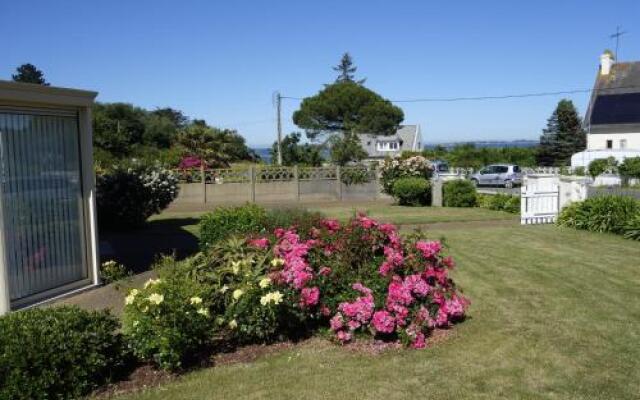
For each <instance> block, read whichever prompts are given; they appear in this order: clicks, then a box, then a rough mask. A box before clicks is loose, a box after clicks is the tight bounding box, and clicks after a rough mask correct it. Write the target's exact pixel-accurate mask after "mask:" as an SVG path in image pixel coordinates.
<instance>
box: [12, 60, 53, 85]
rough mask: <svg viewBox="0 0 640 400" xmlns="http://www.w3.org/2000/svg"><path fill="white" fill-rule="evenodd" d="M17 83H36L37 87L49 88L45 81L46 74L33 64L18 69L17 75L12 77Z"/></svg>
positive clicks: (23, 65)
mask: <svg viewBox="0 0 640 400" xmlns="http://www.w3.org/2000/svg"><path fill="white" fill-rule="evenodd" d="M11 79H13V80H14V81H15V82H23V83H34V84H36V85H43V86H49V83H48V82H47V81H46V80H45V79H44V73H43V72H42V71H40V70H39V69H38V68H36V66H35V65H33V64H29V63H27V64H22V65H21V66H19V67H18V68H16V73H15V74H13V75H11Z"/></svg>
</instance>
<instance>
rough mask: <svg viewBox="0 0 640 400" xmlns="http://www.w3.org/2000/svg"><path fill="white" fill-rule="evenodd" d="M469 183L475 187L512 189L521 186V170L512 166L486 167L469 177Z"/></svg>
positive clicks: (516, 166) (495, 165) (496, 165)
mask: <svg viewBox="0 0 640 400" xmlns="http://www.w3.org/2000/svg"><path fill="white" fill-rule="evenodd" d="M471 182H473V184H474V185H476V186H481V185H492V186H493V185H495V186H504V187H506V188H512V187H514V186H516V185H521V184H522V170H521V169H520V167H519V166H518V165H513V164H494V165H487V166H486V167H484V168H482V169H481V170H480V171H478V172H477V173H475V174H473V175H471Z"/></svg>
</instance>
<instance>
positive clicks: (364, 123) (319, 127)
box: [293, 81, 404, 139]
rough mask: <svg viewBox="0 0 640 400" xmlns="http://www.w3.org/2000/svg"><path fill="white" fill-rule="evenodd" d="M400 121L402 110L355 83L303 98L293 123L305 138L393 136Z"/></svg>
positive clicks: (336, 84)
mask: <svg viewBox="0 0 640 400" xmlns="http://www.w3.org/2000/svg"><path fill="white" fill-rule="evenodd" d="M403 119H404V113H403V112H402V110H401V109H400V108H398V107H396V106H394V105H393V104H391V102H390V101H389V100H385V99H383V98H382V97H381V96H380V95H378V94H377V93H375V92H373V91H372V90H369V89H367V88H366V87H364V86H362V85H359V84H358V83H356V82H348V81H347V82H339V83H333V84H330V85H326V86H325V87H324V89H322V90H321V91H320V92H318V94H316V95H315V96H312V97H307V98H305V99H304V100H303V101H302V103H301V104H300V109H298V110H297V111H295V112H294V113H293V122H294V123H295V124H296V125H297V126H299V127H301V128H303V129H304V130H305V131H306V134H307V137H308V138H310V139H315V138H317V137H319V136H320V135H324V134H334V133H346V132H349V133H376V134H389V135H390V134H393V133H395V132H396V130H397V128H398V126H399V125H400V123H401V122H402V120H403Z"/></svg>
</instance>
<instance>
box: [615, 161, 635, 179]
mask: <svg viewBox="0 0 640 400" xmlns="http://www.w3.org/2000/svg"><path fill="white" fill-rule="evenodd" d="M618 170H619V171H620V175H622V176H623V177H624V178H627V179H629V178H635V179H640V157H629V158H625V159H624V161H623V162H622V164H620V167H619V168H618Z"/></svg>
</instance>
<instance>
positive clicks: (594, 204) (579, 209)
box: [558, 196, 640, 234]
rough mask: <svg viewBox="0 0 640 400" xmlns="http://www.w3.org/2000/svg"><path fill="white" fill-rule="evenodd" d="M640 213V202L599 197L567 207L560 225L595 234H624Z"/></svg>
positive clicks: (561, 214)
mask: <svg viewBox="0 0 640 400" xmlns="http://www.w3.org/2000/svg"><path fill="white" fill-rule="evenodd" d="M638 213H640V202H638V201H637V200H635V199H633V198H631V197H625V196H598V197H592V198H589V199H587V200H585V201H583V202H577V203H573V204H570V205H569V206H567V207H565V208H564V209H563V210H562V211H561V212H560V215H559V217H558V224H559V225H561V226H568V227H571V228H576V229H585V230H589V231H593V232H612V233H617V234H624V232H625V227H626V226H627V225H628V224H629V222H630V221H632V219H633V218H635V217H636V215H637V214H638Z"/></svg>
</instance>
